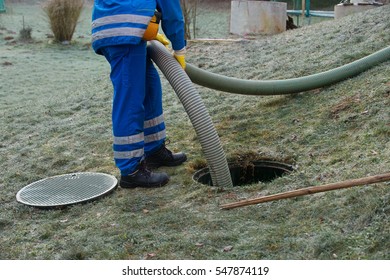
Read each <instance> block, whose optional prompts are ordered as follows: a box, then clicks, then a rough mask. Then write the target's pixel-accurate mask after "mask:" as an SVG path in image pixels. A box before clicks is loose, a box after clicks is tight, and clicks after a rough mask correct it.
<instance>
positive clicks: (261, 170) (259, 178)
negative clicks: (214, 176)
mask: <svg viewBox="0 0 390 280" xmlns="http://www.w3.org/2000/svg"><path fill="white" fill-rule="evenodd" d="M228 166H229V170H230V176H231V177H232V182H233V186H243V185H250V184H256V183H258V182H264V183H266V182H271V181H272V180H274V179H276V178H278V177H282V176H283V175H286V174H289V173H290V172H292V171H293V167H292V166H291V165H289V164H286V163H281V162H277V161H265V160H262V161H260V160H259V161H252V162H249V163H246V164H245V165H240V164H238V163H232V164H228ZM192 178H193V179H194V181H196V182H198V183H201V184H204V185H208V186H212V185H213V183H212V180H211V175H210V171H209V168H203V169H201V170H198V171H197V172H195V174H194V176H193V177H192Z"/></svg>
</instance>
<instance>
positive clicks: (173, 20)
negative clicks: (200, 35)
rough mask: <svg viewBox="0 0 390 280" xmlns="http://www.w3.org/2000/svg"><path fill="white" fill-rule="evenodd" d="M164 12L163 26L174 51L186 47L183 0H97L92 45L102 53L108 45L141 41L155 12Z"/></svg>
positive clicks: (93, 17)
mask: <svg viewBox="0 0 390 280" xmlns="http://www.w3.org/2000/svg"><path fill="white" fill-rule="evenodd" d="M155 10H158V11H159V12H161V14H162V22H161V27H162V30H163V31H164V34H165V36H167V38H168V39H169V40H170V41H171V44H172V48H173V49H174V50H181V49H183V48H184V47H185V45H186V42H185V40H184V20H183V14H182V11H181V7H180V0H95V1H94V8H93V13H92V47H93V49H94V51H95V52H96V53H98V54H101V51H100V49H101V48H102V47H106V46H115V45H124V44H139V43H140V41H141V40H142V37H143V35H144V33H145V30H146V28H147V26H148V24H149V21H150V19H151V18H152V16H153V15H154V11H155Z"/></svg>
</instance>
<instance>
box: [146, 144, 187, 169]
mask: <svg viewBox="0 0 390 280" xmlns="http://www.w3.org/2000/svg"><path fill="white" fill-rule="evenodd" d="M186 160H187V156H186V155H185V154H184V153H172V152H171V151H170V150H168V149H167V147H166V146H165V143H163V144H162V145H161V147H160V148H159V149H158V150H157V151H155V152H154V153H153V154H151V155H149V156H147V157H146V158H145V161H146V166H147V167H148V168H150V169H155V168H158V167H160V166H177V165H180V164H182V163H183V162H185V161H186Z"/></svg>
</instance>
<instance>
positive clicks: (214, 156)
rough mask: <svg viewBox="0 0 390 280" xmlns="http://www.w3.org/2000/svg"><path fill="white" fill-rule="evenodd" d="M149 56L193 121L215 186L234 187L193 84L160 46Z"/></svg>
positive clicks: (153, 43)
mask: <svg viewBox="0 0 390 280" xmlns="http://www.w3.org/2000/svg"><path fill="white" fill-rule="evenodd" d="M148 53H149V56H150V57H151V59H152V60H153V61H154V62H155V63H156V65H157V66H158V67H159V68H160V70H161V71H162V72H163V74H164V75H165V77H166V78H167V80H168V81H169V83H170V84H171V86H172V88H173V89H174V91H175V92H176V94H177V96H178V97H179V100H180V102H181V103H182V104H183V106H184V109H185V111H186V112H187V114H188V116H189V118H190V120H191V123H192V125H193V127H194V129H195V132H196V134H197V136H198V138H199V142H200V145H201V146H202V151H203V152H204V154H205V157H206V160H207V164H208V167H209V171H210V176H211V180H212V182H213V186H216V187H222V188H223V187H232V186H233V182H232V179H231V176H230V170H229V167H228V163H227V161H226V156H225V153H224V151H223V149H222V146H221V143H220V141H219V136H218V134H217V132H216V130H215V127H214V125H213V123H212V120H211V117H210V115H209V113H208V112H207V110H206V107H205V106H204V103H203V101H202V99H201V97H200V95H199V93H198V91H197V90H196V89H195V87H194V85H193V83H192V81H191V80H190V78H189V77H188V76H187V74H186V72H185V71H184V70H183V69H182V68H181V66H180V65H179V63H178V62H177V61H176V59H175V58H173V56H172V54H171V53H170V52H169V51H168V50H167V49H166V48H165V47H164V46H163V45H162V44H161V43H160V42H158V41H149V44H148Z"/></svg>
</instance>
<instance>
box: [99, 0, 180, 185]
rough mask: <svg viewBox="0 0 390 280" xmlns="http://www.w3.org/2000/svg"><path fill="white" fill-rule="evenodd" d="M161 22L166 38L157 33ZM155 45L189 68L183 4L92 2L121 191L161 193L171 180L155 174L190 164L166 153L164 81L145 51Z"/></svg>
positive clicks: (155, 0)
mask: <svg viewBox="0 0 390 280" xmlns="http://www.w3.org/2000/svg"><path fill="white" fill-rule="evenodd" d="M160 18H161V27H162V30H163V31H164V34H165V36H166V37H165V36H164V35H163V34H158V33H157V31H158V28H155V27H156V23H157V24H158V21H159V19H160ZM157 27H158V26H157ZM150 29H152V33H153V32H154V31H153V30H155V34H150V33H151V32H150ZM167 38H168V39H169V40H170V42H169V41H168V40H167ZM151 39H156V40H158V41H160V42H162V43H163V44H164V45H167V44H169V43H170V44H171V47H172V49H173V51H174V52H173V55H174V57H175V58H176V60H177V61H178V62H179V64H180V65H181V66H182V67H183V68H185V52H186V41H185V39H184V20H183V14H182V10H181V7H180V0H121V1H120V0H110V1H109V0H95V1H94V8H93V14H92V47H93V49H94V51H95V52H96V53H97V54H101V55H104V56H105V58H106V60H107V61H108V62H109V64H110V67H111V73H110V78H111V82H112V85H113V88H114V94H113V105H112V128H113V151H114V160H115V164H116V166H117V167H118V168H119V170H120V173H121V178H120V182H119V184H120V186H121V187H122V188H136V187H144V188H153V187H161V186H163V185H165V184H167V183H168V181H169V176H168V175H167V174H166V173H165V172H156V171H154V170H153V169H155V168H158V167H160V166H177V165H180V164H182V163H183V162H185V161H186V160H187V156H186V155H185V154H184V153H182V152H180V153H172V152H171V151H170V150H169V149H168V148H167V147H166V141H165V139H166V131H165V123H164V115H163V108H162V88H161V82H160V77H159V75H158V72H157V70H156V68H155V67H154V65H153V63H152V61H151V59H150V57H149V56H148V54H147V51H146V46H147V40H151Z"/></svg>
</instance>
